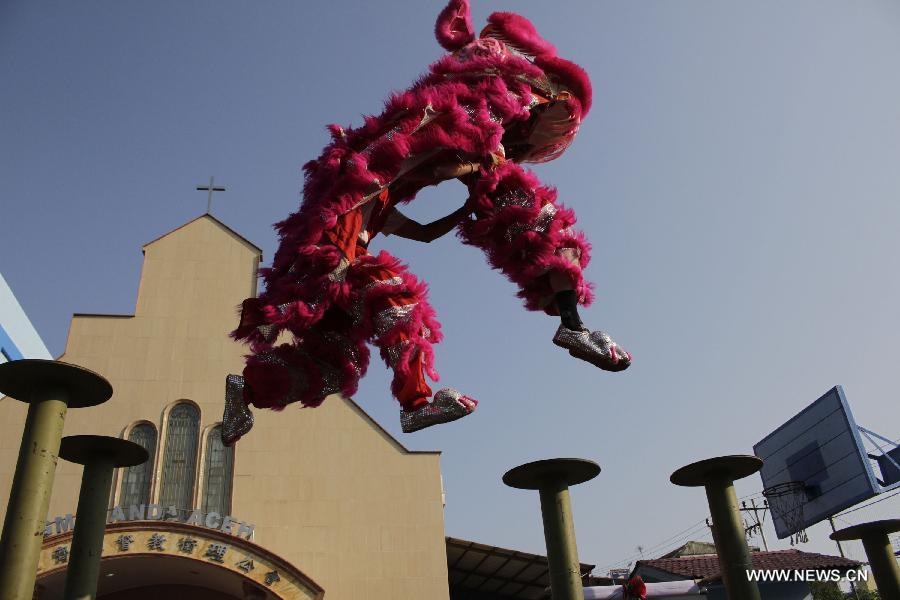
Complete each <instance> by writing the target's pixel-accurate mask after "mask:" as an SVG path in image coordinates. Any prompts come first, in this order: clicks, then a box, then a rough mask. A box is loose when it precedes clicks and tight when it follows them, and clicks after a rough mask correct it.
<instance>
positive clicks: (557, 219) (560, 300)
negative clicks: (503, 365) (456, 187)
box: [461, 163, 631, 371]
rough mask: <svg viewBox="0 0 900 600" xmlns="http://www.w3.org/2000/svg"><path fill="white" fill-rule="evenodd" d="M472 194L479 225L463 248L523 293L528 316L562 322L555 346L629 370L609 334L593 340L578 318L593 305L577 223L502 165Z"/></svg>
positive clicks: (522, 175)
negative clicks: (479, 253)
mask: <svg viewBox="0 0 900 600" xmlns="http://www.w3.org/2000/svg"><path fill="white" fill-rule="evenodd" d="M470 192H471V193H472V198H473V199H474V205H475V207H476V210H475V215H476V219H475V220H474V221H468V222H465V223H463V225H462V227H461V237H462V239H463V241H465V242H466V243H469V244H472V245H475V246H479V247H481V248H482V249H483V250H484V251H485V252H486V253H487V256H488V260H489V262H490V263H491V265H492V266H493V267H495V268H497V269H499V270H501V271H503V272H504V273H505V274H506V275H507V276H508V277H509V278H510V279H512V280H513V281H514V282H515V283H517V284H518V285H519V286H520V292H519V296H520V297H521V298H523V299H524V300H525V306H526V308H528V309H531V310H544V311H545V312H547V313H548V314H551V315H559V317H560V320H561V322H562V324H561V325H560V327H559V329H558V330H557V332H556V335H555V336H554V338H553V342H554V343H555V344H556V345H558V346H562V347H563V348H566V349H567V350H569V353H570V354H571V355H572V356H575V357H577V358H580V359H583V360H586V361H588V362H590V363H591V364H594V365H596V366H598V367H600V368H601V369H605V370H608V371H621V370H624V369H626V368H627V367H628V366H629V365H630V364H631V355H630V354H628V353H627V352H626V351H625V350H623V349H622V348H621V347H619V346H618V345H617V344H616V343H615V342H614V341H613V340H612V338H610V336H609V335H608V334H606V333H604V332H601V331H596V332H590V331H589V330H588V329H587V328H586V327H585V326H584V324H583V323H582V321H581V318H580V316H579V315H578V308H577V306H578V304H579V303H581V304H584V305H588V304H590V301H591V299H592V293H591V285H590V284H589V283H587V282H586V281H585V280H584V277H583V274H582V271H583V268H584V267H585V266H586V265H587V263H588V261H589V259H590V256H589V252H590V245H589V244H588V243H587V240H585V239H584V237H583V236H582V235H581V234H580V233H578V232H576V231H574V230H573V228H572V226H573V225H574V223H575V215H574V213H573V212H572V211H571V210H569V209H566V208H564V207H562V206H561V205H559V204H557V203H556V193H555V191H553V190H552V189H550V188H546V187H544V186H541V185H540V182H538V180H537V179H536V178H535V177H534V176H532V175H531V174H530V173H528V172H526V171H524V170H523V169H521V167H519V166H518V165H512V164H509V163H505V164H503V165H501V166H500V167H498V168H497V169H495V170H494V171H493V172H491V173H490V174H488V175H487V176H485V177H482V178H481V179H479V180H478V181H477V182H476V183H475V184H474V185H473V186H471V187H470Z"/></svg>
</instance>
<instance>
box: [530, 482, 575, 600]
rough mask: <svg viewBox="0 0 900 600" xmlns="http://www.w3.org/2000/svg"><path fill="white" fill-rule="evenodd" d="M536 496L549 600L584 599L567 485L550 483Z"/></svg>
mask: <svg viewBox="0 0 900 600" xmlns="http://www.w3.org/2000/svg"><path fill="white" fill-rule="evenodd" d="M538 493H539V494H540V497H541V516H542V517H543V520H544V539H545V540H546V543H547V562H548V563H549V566H550V589H551V590H553V600H584V586H583V585H582V583H581V565H580V563H579V561H578V546H577V545H576V544H575V525H574V523H573V521H572V503H571V500H570V499H569V486H568V485H566V483H565V482H564V481H554V482H550V483H548V484H547V485H545V486H542V487H541V488H540V489H539V490H538Z"/></svg>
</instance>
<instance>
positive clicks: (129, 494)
mask: <svg viewBox="0 0 900 600" xmlns="http://www.w3.org/2000/svg"><path fill="white" fill-rule="evenodd" d="M128 441H130V442H134V443H135V444H138V445H140V446H141V447H143V448H144V449H145V450H146V451H147V454H149V455H150V458H149V459H147V462H145V463H143V464H140V465H135V466H133V467H126V468H125V472H124V475H123V476H122V494H121V500H120V501H119V504H120V505H122V506H131V505H132V504H150V484H151V482H152V481H153V464H154V461H155V460H156V427H154V426H153V425H151V424H150V423H139V424H137V425H135V426H134V427H132V428H131V432H130V433H129V434H128Z"/></svg>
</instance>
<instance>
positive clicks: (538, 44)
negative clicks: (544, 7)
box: [488, 12, 556, 56]
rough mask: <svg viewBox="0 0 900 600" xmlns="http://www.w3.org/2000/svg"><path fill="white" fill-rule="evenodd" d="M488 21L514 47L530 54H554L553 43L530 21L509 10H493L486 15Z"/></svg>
mask: <svg viewBox="0 0 900 600" xmlns="http://www.w3.org/2000/svg"><path fill="white" fill-rule="evenodd" d="M488 23H490V24H491V25H493V27H494V29H496V30H497V32H498V33H500V35H501V36H502V37H503V38H504V39H505V40H507V41H509V42H510V43H512V44H513V45H514V46H515V47H516V48H518V49H520V50H522V51H524V52H525V53H526V54H530V55H532V56H540V55H542V54H547V55H555V54H556V48H554V47H553V44H551V43H550V42H548V41H547V40H545V39H544V38H542V37H541V35H540V34H539V33H538V32H537V30H536V29H535V28H534V25H532V24H531V21H529V20H528V19H526V18H525V17H523V16H522V15H517V14H516V13H510V12H495V13H494V14H492V15H491V16H489V17H488Z"/></svg>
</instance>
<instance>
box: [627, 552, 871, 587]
mask: <svg viewBox="0 0 900 600" xmlns="http://www.w3.org/2000/svg"><path fill="white" fill-rule="evenodd" d="M750 560H751V561H752V562H753V567H754V568H756V569H790V570H793V569H801V570H803V569H853V568H858V567H860V566H861V565H862V563H861V562H859V561H856V560H851V559H849V558H843V557H840V556H829V555H827V554H817V553H815V552H802V551H800V550H796V549H791V550H774V551H771V552H751V553H750ZM642 566H647V567H652V568H654V569H659V570H660V571H665V572H667V573H672V574H673V575H680V576H681V577H684V578H685V579H704V580H708V581H714V580H717V579H721V577H722V573H721V570H720V569H719V557H718V556H717V555H715V554H703V555H696V556H681V557H673V558H657V559H653V560H639V561H637V563H635V566H634V571H635V572H636V571H638V569H640V568H641V567H642Z"/></svg>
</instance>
